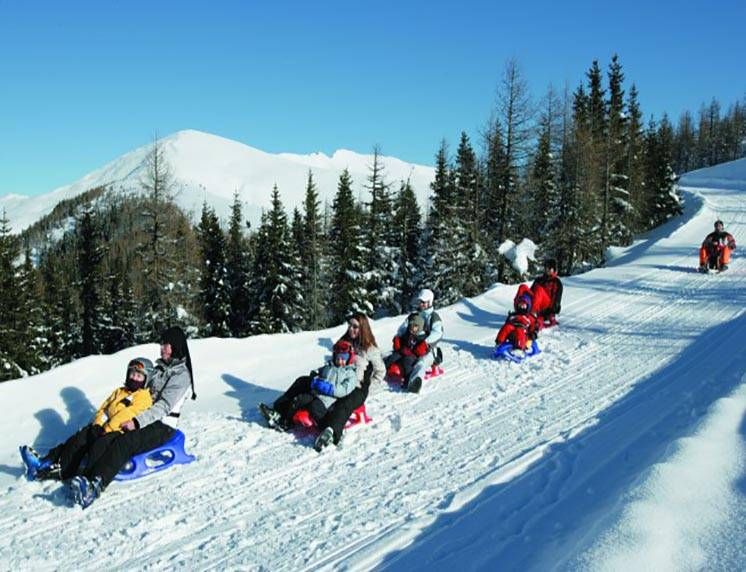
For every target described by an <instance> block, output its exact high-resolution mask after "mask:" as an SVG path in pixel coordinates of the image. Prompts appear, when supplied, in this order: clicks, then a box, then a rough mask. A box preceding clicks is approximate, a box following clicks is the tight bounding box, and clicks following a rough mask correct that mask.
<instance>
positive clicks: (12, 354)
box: [0, 209, 26, 381]
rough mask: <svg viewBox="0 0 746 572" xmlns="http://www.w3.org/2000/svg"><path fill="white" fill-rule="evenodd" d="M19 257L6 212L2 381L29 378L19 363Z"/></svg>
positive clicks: (0, 240)
mask: <svg viewBox="0 0 746 572" xmlns="http://www.w3.org/2000/svg"><path fill="white" fill-rule="evenodd" d="M17 255H18V241H17V239H16V237H14V236H13V235H12V234H11V230H10V220H8V217H7V214H6V212H5V209H3V216H2V218H0V381H7V380H9V379H14V378H17V377H21V376H24V375H26V371H25V370H24V369H23V367H22V366H21V364H20V363H18V354H19V353H20V348H19V341H20V340H19V336H18V326H19V324H18V318H19V317H20V316H18V312H17V306H16V296H17V294H18V280H17V277H16V269H15V264H14V261H15V259H16V256H17Z"/></svg>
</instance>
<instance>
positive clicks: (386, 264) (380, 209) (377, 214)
mask: <svg viewBox="0 0 746 572" xmlns="http://www.w3.org/2000/svg"><path fill="white" fill-rule="evenodd" d="M385 170H386V168H385V166H384V164H383V161H382V160H381V149H380V148H379V147H378V146H375V147H374V148H373V164H372V165H369V166H368V177H367V184H366V185H365V188H366V189H368V191H369V192H370V203H369V209H368V217H367V223H366V225H365V244H366V247H367V249H368V260H367V261H366V269H367V276H368V284H367V290H368V292H369V293H370V299H371V301H372V303H373V312H374V314H375V315H377V316H387V315H389V314H391V313H394V312H396V310H397V307H398V298H399V295H400V291H399V290H398V289H397V287H396V282H397V279H396V277H397V276H398V274H399V267H398V264H399V249H398V245H397V243H396V230H395V229H394V228H393V227H392V224H391V221H392V219H393V217H394V209H393V201H392V199H391V193H390V191H389V187H390V185H389V184H388V183H387V182H386V176H385Z"/></svg>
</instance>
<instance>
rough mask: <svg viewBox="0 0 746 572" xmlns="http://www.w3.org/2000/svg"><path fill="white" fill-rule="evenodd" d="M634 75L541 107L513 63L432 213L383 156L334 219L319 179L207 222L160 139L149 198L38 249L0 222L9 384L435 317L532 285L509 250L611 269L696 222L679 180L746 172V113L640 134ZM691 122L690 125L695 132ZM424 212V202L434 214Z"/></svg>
mask: <svg viewBox="0 0 746 572" xmlns="http://www.w3.org/2000/svg"><path fill="white" fill-rule="evenodd" d="M624 79H625V78H624V74H623V71H622V66H621V64H620V62H619V59H618V58H617V57H616V56H614V57H613V58H612V60H611V62H610V63H609V65H608V67H607V70H606V72H605V74H604V73H603V72H602V70H601V68H600V66H599V64H598V62H596V61H594V62H593V63H592V65H591V66H590V68H589V69H588V71H587V73H586V76H585V78H584V79H583V81H581V82H580V83H579V85H578V86H577V88H576V89H575V90H574V91H573V92H572V93H569V91H568V90H567V89H565V90H564V92H563V93H558V92H557V91H556V90H554V89H552V88H549V89H548V90H547V93H546V94H545V95H544V97H543V98H542V99H541V101H540V102H539V103H538V104H535V103H533V102H532V100H531V96H530V93H529V91H528V88H527V86H526V83H525V81H524V79H523V77H522V75H521V71H520V68H519V66H518V65H517V63H516V62H515V61H510V62H508V63H507V64H506V66H505V70H504V74H503V77H502V78H501V80H500V83H499V86H498V90H497V99H496V103H495V107H494V109H493V110H492V113H491V117H490V119H489V120H488V121H487V122H486V123H485V126H484V128H483V129H482V130H481V133H479V135H478V137H477V143H476V145H475V143H473V142H472V139H471V138H470V137H469V135H467V134H466V132H463V133H462V134H461V136H460V138H459V141H458V144H457V146H456V150H455V153H453V154H452V153H451V152H450V149H449V145H448V143H447V142H446V141H445V140H444V141H442V142H441V143H440V145H439V147H438V149H437V152H436V154H435V176H434V179H433V182H432V183H431V191H432V195H431V200H430V203H429V204H428V205H419V204H418V203H417V199H416V196H415V193H414V189H413V188H412V186H411V184H410V182H409V181H390V180H388V178H387V175H386V167H385V164H384V162H383V160H382V159H381V150H380V149H379V148H378V147H376V148H374V151H373V158H372V164H371V165H369V173H368V176H367V180H366V182H365V184H364V187H365V189H366V191H367V193H366V194H367V200H365V201H360V200H357V199H356V198H355V192H354V191H353V181H352V177H351V176H350V174H349V172H347V171H344V172H342V174H341V175H340V176H339V179H338V182H337V189H336V193H335V195H334V200H333V203H332V205H331V208H330V209H324V210H322V208H321V202H320V199H319V191H318V188H317V186H316V183H315V181H314V177H313V173H312V172H311V171H310V170H309V173H308V179H307V182H306V188H305V200H304V202H303V204H302V207H301V208H295V209H293V211H292V212H291V213H288V211H287V210H286V209H285V207H284V205H283V203H282V198H281V194H280V189H278V188H277V187H276V186H275V188H273V189H272V191H271V206H270V207H269V208H268V209H267V210H266V211H265V212H263V214H262V217H261V221H260V223H259V225H258V227H257V228H256V229H252V228H251V227H250V225H249V224H248V223H247V222H246V221H245V220H244V218H243V213H242V203H241V201H240V200H239V197H238V195H237V194H236V195H234V201H233V206H232V210H231V216H230V219H229V220H228V221H222V223H221V221H220V220H219V218H218V216H217V214H216V212H215V210H214V209H213V208H212V207H211V206H210V205H207V204H204V205H203V208H202V212H201V216H200V218H199V220H198V221H195V222H193V221H190V220H189V218H188V217H187V216H186V215H185V214H184V213H183V212H182V211H181V210H180V209H179V208H178V207H177V206H176V204H175V202H174V196H175V194H176V193H178V184H177V180H176V177H175V176H174V174H173V173H172V172H171V168H170V165H169V164H168V161H167V159H166V156H165V153H164V149H163V147H162V145H161V144H160V142H159V141H158V139H157V138H156V139H155V140H154V142H153V145H152V149H151V151H150V153H149V154H148V156H147V158H146V161H145V165H144V169H143V172H144V175H143V177H142V180H141V187H142V188H141V192H140V193H135V194H127V193H122V192H118V191H117V190H116V189H113V188H100V189H92V190H91V191H89V192H88V193H86V194H84V195H83V196H81V197H80V198H77V199H75V200H73V201H66V202H65V203H64V204H61V205H59V206H58V208H57V209H56V211H57V212H58V215H59V216H66V217H67V220H68V221H69V222H70V224H69V225H68V226H69V229H68V230H67V232H65V233H64V234H63V235H62V236H61V238H59V239H58V240H54V241H46V242H43V243H40V244H42V246H41V247H40V248H36V249H34V250H32V248H31V243H32V242H34V240H32V238H33V232H36V233H37V235H38V233H39V232H40V230H39V229H44V230H47V229H48V227H49V226H50V224H51V223H50V222H49V220H46V219H43V220H42V221H40V223H38V224H37V225H35V231H33V230H32V231H25V232H24V233H22V234H21V235H19V236H15V235H12V234H11V232H10V226H9V221H8V220H7V218H6V217H5V215H4V214H3V217H2V219H0V281H2V284H1V290H0V291H1V292H2V293H1V294H0V380H6V379H13V378H16V377H21V376H24V375H27V374H33V373H37V372H40V371H44V370H46V369H49V368H51V367H55V366H57V365H59V364H62V363H66V362H68V361H70V360H72V359H76V358H78V357H82V356H86V355H91V354H98V353H112V352H115V351H119V350H121V349H124V348H126V347H129V346H131V345H134V344H138V343H144V342H150V341H153V340H154V339H157V335H158V332H159V331H160V330H161V329H162V328H164V327H166V326H168V325H173V324H178V325H181V326H182V327H184V328H185V329H186V330H187V331H188V332H189V333H190V335H192V336H218V337H227V336H232V337H244V336H249V335H255V334H262V333H275V332H295V331H300V330H315V329H321V328H325V327H328V326H332V325H335V324H338V323H341V322H342V321H343V320H344V319H345V317H346V316H347V315H348V314H349V312H351V311H353V310H361V311H364V312H366V313H367V314H369V315H372V316H375V317H378V316H386V315H395V314H399V313H401V312H403V311H406V310H407V309H408V308H409V306H410V301H411V299H412V296H413V295H414V293H415V292H416V291H417V290H418V289H419V288H421V287H423V286H427V287H430V288H432V289H433V290H434V291H435V293H436V296H437V302H438V303H439V304H440V305H447V304H451V303H453V302H456V301H457V300H459V299H460V298H461V297H463V296H474V295H477V294H479V293H481V292H483V291H484V290H485V289H486V288H487V287H489V286H490V285H491V284H493V283H494V282H496V281H501V282H512V281H517V280H520V279H522V278H523V277H522V276H521V275H520V274H519V273H518V271H517V270H516V269H515V268H514V267H513V266H512V265H511V264H510V260H508V259H507V258H506V257H505V255H503V254H501V253H502V252H504V248H501V247H504V246H505V245H506V244H509V241H512V242H514V243H516V242H519V241H521V240H523V239H526V238H528V239H530V240H532V241H533V242H534V243H536V244H537V246H538V248H539V252H540V253H541V255H542V256H543V257H553V258H555V259H557V261H558V264H559V269H560V272H561V274H563V275H569V274H573V273H577V272H582V271H585V270H587V269H590V268H594V267H597V266H599V265H603V264H604V262H605V256H606V249H607V247H608V246H611V245H628V244H630V242H631V240H632V237H633V236H634V235H635V234H637V233H640V232H644V231H646V230H649V229H650V228H653V227H655V226H657V225H659V224H661V223H663V222H665V221H666V220H667V219H669V218H670V217H672V216H675V215H676V214H679V213H680V212H681V198H680V196H679V194H678V192H677V189H676V175H675V172H676V169H677V168H678V169H689V168H694V167H698V166H705V165H709V164H713V162H719V161H722V160H728V159H730V158H737V157H741V156H744V151H745V150H744V135H745V134H746V122H745V121H744V114H743V105H741V104H736V105H734V106H731V108H730V110H729V112H728V114H726V115H725V116H724V117H721V116H720V112H719V104H718V105H715V102H713V104H711V105H710V106H709V107H708V108H706V111H705V108H703V110H701V111H700V121H699V124H698V125H696V126H695V125H694V123H693V122H692V121H691V117H690V116H689V115H688V114H684V115H682V119H681V120H680V122H679V126H678V127H677V128H676V129H674V128H673V127H672V125H671V123H670V121H669V120H668V118H667V117H666V116H664V117H663V118H661V120H660V121H656V120H654V119H653V118H650V119H649V120H648V121H647V122H646V121H644V120H643V113H642V110H641V108H640V104H639V101H638V93H637V89H636V88H635V86H634V84H632V85H631V86H629V89H628V90H626V89H625V82H624ZM687 117H689V119H686V118H687ZM421 206H425V207H426V208H425V209H422V208H421Z"/></svg>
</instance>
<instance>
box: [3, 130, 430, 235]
mask: <svg viewBox="0 0 746 572" xmlns="http://www.w3.org/2000/svg"><path fill="white" fill-rule="evenodd" d="M161 143H162V145H163V148H164V150H165V155H166V159H167V160H168V162H169V164H170V167H171V171H172V174H173V176H174V178H175V179H176V182H177V185H178V187H179V189H180V192H179V193H178V195H177V197H176V200H177V202H178V203H179V205H180V206H181V207H182V208H184V209H185V210H187V211H191V212H194V213H198V211H199V209H200V208H201V205H202V203H203V202H204V201H206V202H207V203H208V204H210V205H211V206H213V207H214V208H215V209H216V211H217V212H218V214H219V215H220V216H221V217H223V218H227V216H228V214H229V209H230V204H231V203H232V200H233V193H234V192H238V194H239V197H240V199H241V200H242V201H243V202H244V204H245V208H244V212H245V216H246V217H247V218H248V219H249V220H250V221H251V222H252V223H253V224H255V223H257V222H258V220H259V217H260V215H261V211H262V209H265V208H267V207H268V206H269V204H270V194H271V191H272V187H273V186H274V185H275V184H276V185H277V186H278V188H279V190H280V194H281V196H282V200H283V203H284V204H285V206H286V207H287V208H288V209H292V208H293V207H296V206H300V205H301V204H302V202H303V198H304V194H305V188H306V183H307V180H308V171H309V169H310V170H311V172H312V173H313V176H314V180H315V182H316V187H317V189H318V192H319V197H320V200H321V201H322V203H323V202H325V201H329V202H330V203H331V201H332V199H333V197H334V194H335V192H336V189H337V182H338V179H339V175H340V173H341V172H342V171H343V170H344V169H348V170H349V171H350V175H351V176H352V180H353V184H354V190H355V191H356V194H361V193H363V191H364V189H363V184H364V183H365V181H366V177H367V175H368V168H369V166H370V165H371V164H372V162H373V156H372V155H365V154H360V153H355V152H354V151H349V150H338V151H336V152H334V153H333V154H332V155H331V156H328V155H326V154H324V153H321V152H314V153H311V154H308V155H299V154H293V153H277V154H273V153H267V152H265V151H262V150H260V149H257V148H255V147H251V146H249V145H246V144H245V143H241V142H239V141H235V140H232V139H228V138H225V137H221V136H219V135H215V134H212V133H206V132H204V131H199V130H196V129H184V130H182V131H177V132H175V133H172V134H170V135H168V136H165V137H163V138H162V139H161ZM151 147H152V143H151V142H148V143H146V144H144V145H142V146H140V147H138V148H136V149H133V150H132V151H130V152H128V153H125V154H124V155H122V156H121V157H118V158H117V159H114V160H113V161H111V162H110V163H107V164H106V165H104V166H103V167H101V168H99V169H97V170H95V171H92V172H91V173H89V174H87V175H85V176H84V177H82V178H81V179H79V180H78V181H75V182H74V183H71V184H70V185H65V186H63V187H60V188H58V189H55V190H54V191H52V192H50V193H47V194H43V195H39V196H36V197H25V196H22V195H6V196H3V197H0V209H2V208H5V209H6V210H7V214H8V217H9V219H10V222H11V226H12V227H13V229H14V230H15V231H20V230H23V229H24V228H26V227H28V226H30V225H32V224H33V223H34V222H36V221H37V220H39V218H41V217H42V216H44V215H45V214H47V213H49V212H51V210H52V209H53V208H54V207H55V205H57V203H58V202H59V201H61V200H64V199H69V198H72V197H75V196H77V195H79V194H81V193H83V192H85V191H87V190H88V189H91V188H94V187H99V186H105V185H108V186H112V187H113V188H114V189H117V190H121V191H122V192H132V191H139V190H140V189H141V188H142V185H141V181H142V178H143V169H144V165H145V162H144V159H145V158H146V156H147V154H148V152H149V151H150V149H151ZM382 160H383V162H384V165H385V167H386V171H385V172H386V177H387V181H388V182H390V183H396V182H398V181H399V180H406V179H410V180H411V182H412V185H413V187H414V189H415V192H416V193H417V196H418V199H419V200H420V205H421V206H422V207H423V208H424V207H426V205H427V200H428V197H429V193H430V189H429V185H430V181H432V178H433V175H434V170H433V168H432V167H428V166H424V165H416V164H412V163H407V162H404V161H401V160H400V159H397V158H395V157H385V156H384V157H382ZM394 188H396V187H394ZM363 196H364V195H363Z"/></svg>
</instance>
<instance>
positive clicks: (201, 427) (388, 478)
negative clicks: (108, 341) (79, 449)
mask: <svg viewBox="0 0 746 572" xmlns="http://www.w3.org/2000/svg"><path fill="white" fill-rule="evenodd" d="M723 167H726V166H722V167H721V171H722V168H723ZM729 169H731V171H736V172H740V173H741V175H740V179H737V180H736V181H735V182H733V181H732V180H731V181H730V182H728V184H727V185H726V184H723V185H722V186H723V187H724V188H720V189H717V188H715V189H698V190H697V189H692V190H689V191H688V192H687V195H686V199H687V209H686V213H685V215H684V216H683V217H681V218H679V219H677V220H675V221H671V222H670V223H668V224H667V225H665V226H664V227H662V228H660V229H657V230H656V231H654V232H653V233H651V235H650V236H649V237H647V238H646V239H645V240H644V241H642V242H640V243H638V244H636V245H634V246H632V247H630V248H629V249H627V250H626V251H619V252H617V253H616V258H615V260H614V261H613V262H611V263H610V264H609V265H608V267H607V268H603V269H598V270H594V271H592V272H589V273H587V274H584V275H580V276H575V277H572V278H568V279H565V280H564V284H565V297H564V300H563V311H562V314H561V316H560V322H561V326H560V327H559V328H554V329H552V330H549V331H547V332H545V333H543V334H542V336H541V338H540V342H541V344H542V350H543V352H542V353H541V354H540V355H538V356H536V357H534V358H531V359H530V360H527V361H526V362H524V363H522V364H512V363H505V362H497V361H494V360H492V359H491V358H490V356H491V353H492V348H493V343H494V337H495V334H496V331H497V329H498V328H499V327H500V325H501V324H502V322H503V320H504V317H505V314H506V312H507V310H508V309H509V307H510V305H511V301H512V297H513V293H514V292H515V288H516V287H515V286H497V287H495V288H493V289H492V290H490V291H489V292H487V293H486V294H484V295H482V296H478V297H476V298H473V299H469V300H463V301H462V302H461V303H459V304H455V305H454V306H451V307H449V308H445V309H442V310H439V312H440V314H441V316H442V318H443V321H444V324H445V332H446V335H445V340H444V342H443V344H442V347H443V350H444V355H445V363H444V366H445V368H446V374H445V375H444V376H442V377H439V378H436V379H434V380H431V381H428V382H426V383H425V385H424V387H423V390H422V393H421V394H420V395H410V394H407V393H403V392H399V391H395V390H392V389H391V388H386V387H380V388H374V391H373V392H372V393H371V396H370V398H369V399H368V404H367V406H368V411H369V413H370V415H371V416H372V417H373V423H371V424H370V425H367V426H364V427H357V428H355V429H353V430H351V431H349V433H348V435H347V438H346V440H345V444H344V447H343V448H342V449H339V450H337V449H334V448H332V450H328V451H325V452H324V453H323V454H321V455H318V454H317V453H316V452H315V451H314V450H313V449H312V447H311V443H312V441H313V437H312V436H311V435H306V436H301V437H297V436H295V435H291V434H280V433H277V432H275V431H272V430H269V429H266V428H265V427H264V426H263V424H262V423H261V421H260V417H259V415H258V413H257V412H256V406H257V404H258V403H259V402H260V401H264V402H271V401H272V400H273V399H274V398H275V397H276V396H277V395H279V393H280V392H281V391H283V390H284V389H285V388H287V387H288V386H289V384H290V383H291V381H292V380H293V379H294V378H295V377H297V376H298V375H302V374H305V373H307V372H308V370H309V369H311V368H313V367H316V366H318V365H320V364H321V363H322V362H323V360H324V356H325V355H327V354H328V352H329V350H330V348H331V344H332V342H333V340H335V339H336V338H337V337H339V336H340V335H341V334H342V332H343V328H342V327H338V328H333V329H330V330H324V331H320V332H306V333H302V334H296V335H275V336H257V337H254V338H249V339H245V340H218V339H208V340H197V341H193V342H191V343H190V348H191V353H192V359H193V363H194V367H195V382H196V387H197V393H198V394H199V396H200V397H199V400H198V401H196V402H189V403H187V405H186V406H185V408H184V414H183V416H182V422H181V428H182V429H183V431H184V432H185V434H186V436H187V450H188V451H189V452H191V453H193V454H195V455H197V457H198V458H197V461H196V462H195V463H192V464H190V465H186V466H178V467H175V468H173V469H169V470H168V471H164V472H161V473H159V474H157V475H154V476H152V477H148V478H145V479H142V480H140V481H135V482H132V483H126V484H119V483H115V484H113V485H112V486H111V487H110V488H109V489H108V490H107V491H106V492H105V494H104V496H103V497H102V498H101V499H99V500H98V501H96V503H94V505H93V506H92V507H91V508H90V509H88V510H86V511H85V512H81V511H80V510H79V509H74V508H69V507H67V506H66V505H65V499H64V494H63V492H62V489H61V488H60V486H59V485H57V484H53V483H28V482H26V481H25V480H24V479H23V477H22V470H21V467H20V463H19V459H18V453H17V445H18V444H21V443H33V444H34V446H35V447H36V448H37V449H42V450H46V448H48V447H50V446H51V445H53V444H55V443H56V442H57V441H59V440H62V439H64V438H65V437H67V436H68V435H69V434H70V433H72V431H74V430H75V429H76V428H77V427H79V426H80V425H82V424H84V423H87V422H88V421H89V418H90V415H91V413H92V410H93V409H94V408H95V407H97V406H98V404H99V402H100V400H101V399H102V398H103V397H104V396H105V395H106V394H108V393H109V392H110V391H111V389H112V388H113V387H114V386H115V385H116V384H117V383H119V382H120V380H121V379H122V377H123V375H124V368H125V366H126V363H127V361H128V359H129V358H130V357H134V356H136V355H141V354H143V355H146V356H150V357H153V356H155V355H156V353H157V346H156V345H149V346H142V347H139V348H134V349H131V350H127V351H125V352H121V353H120V354H118V355H115V356H105V357H103V356H100V357H90V358H86V359H83V360H79V361H78V362H76V363H73V364H69V365H66V366H63V367H60V368H57V369H56V370H54V371H51V372H47V373H45V374H42V375H39V376H36V377H35V378H33V379H26V380H16V381H13V382H8V383H5V384H2V385H1V386H0V396H1V398H2V400H3V403H8V404H12V405H11V406H10V407H8V408H7V410H6V412H5V414H4V416H3V418H2V419H1V420H0V428H2V431H3V434H4V435H5V438H4V440H3V445H2V448H0V487H2V489H3V490H4V491H5V494H4V495H3V497H2V499H1V500H0V509H2V510H1V512H0V568H2V567H6V566H7V568H8V569H14V570H17V569H30V568H34V569H37V568H38V569H45V568H60V569H73V568H74V569H79V570H94V569H98V568H101V567H102V566H106V567H108V568H114V569H131V568H146V569H150V568H152V569H162V568H188V569H214V568H233V569H235V568H240V569H272V570H290V569H301V570H312V569H318V568H343V569H346V568H349V569H363V568H370V567H380V568H390V569H404V568H413V567H415V568H422V567H425V566H427V567H429V568H432V569H444V570H445V569H452V568H453V567H454V565H458V566H459V567H460V568H464V567H465V568H468V569H480V568H492V569H494V568H496V567H499V568H500V569H527V568H528V569H530V568H535V569H542V568H546V567H557V566H559V567H561V566H568V567H573V566H575V565H577V563H578V560H577V559H578V558H580V556H581V555H582V554H591V555H594V554H598V553H597V552H594V551H593V550H591V548H592V547H593V546H594V539H596V538H598V537H599V535H601V534H602V533H603V532H604V531H605V530H607V529H609V527H612V526H613V525H614V522H616V521H614V518H615V516H614V515H618V514H619V513H620V511H621V510H622V505H623V503H624V501H623V499H624V498H625V494H626V492H627V491H628V490H629V487H630V486H632V485H633V484H634V483H635V482H636V480H637V479H638V478H640V476H641V475H643V474H647V473H648V472H649V470H650V467H651V466H654V464H655V463H658V462H660V461H661V460H662V459H664V458H665V456H666V455H667V454H668V450H669V448H670V446H671V445H672V443H674V442H676V441H677V440H678V439H681V438H683V437H687V436H688V435H689V434H690V433H692V432H693V431H695V430H696V429H697V427H698V426H699V424H701V423H702V422H703V419H704V418H705V416H706V415H707V412H708V411H709V410H710V408H711V406H712V405H713V404H715V403H718V402H719V401H718V400H722V399H723V398H727V397H728V396H729V395H731V394H733V392H734V391H738V389H739V388H740V387H742V386H743V385H744V373H745V372H746V362H745V361H744V359H745V358H744V355H743V350H742V348H743V345H744V341H746V316H744V308H745V307H746V264H745V263H744V260H743V257H742V256H741V255H740V251H739V250H737V251H736V253H735V256H734V258H733V260H732V265H731V269H730V270H729V271H727V272H725V273H722V274H719V275H700V274H698V273H697V272H696V271H695V269H696V265H697V249H698V247H699V244H700V243H701V241H702V238H703V237H704V236H705V234H707V233H708V232H709V231H710V230H711V228H712V223H713V221H714V220H715V218H722V219H723V220H724V221H725V225H726V229H727V230H728V231H729V232H731V233H732V234H733V235H734V236H735V238H736V241H737V242H738V243H739V245H740V246H739V248H743V246H745V245H746V244H745V242H746V232H745V231H746V193H744V192H743V190H740V189H746V183H744V182H743V181H746V162H735V167H734V164H730V167H729ZM739 169H740V171H738V170H739ZM721 174H722V173H721ZM705 175H707V176H710V175H708V174H707V173H705V174H703V175H701V176H705ZM696 176H697V174H694V175H692V176H691V177H690V180H689V182H688V184H689V185H690V186H692V187H694V186H695V183H696ZM741 185H742V186H741ZM734 189H736V190H734ZM400 319H401V318H390V319H384V320H378V321H376V322H375V324H374V332H375V334H376V336H377V338H378V341H379V345H381V346H382V347H384V348H388V347H389V344H390V339H391V337H392V336H393V334H394V332H395V329H396V327H397V326H398V324H399V322H400ZM711 526H712V527H715V528H716V529H717V527H719V526H720V527H723V526H726V527H727V523H723V522H720V521H718V520H717V519H714V520H713V521H712V524H711ZM726 532H727V531H726ZM703 550H704V556H703V558H704V561H705V562H706V561H708V560H707V557H708V554H707V547H704V548H703ZM593 558H594V556H591V559H593ZM583 562H586V561H583ZM590 566H591V567H592V566H593V564H590Z"/></svg>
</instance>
